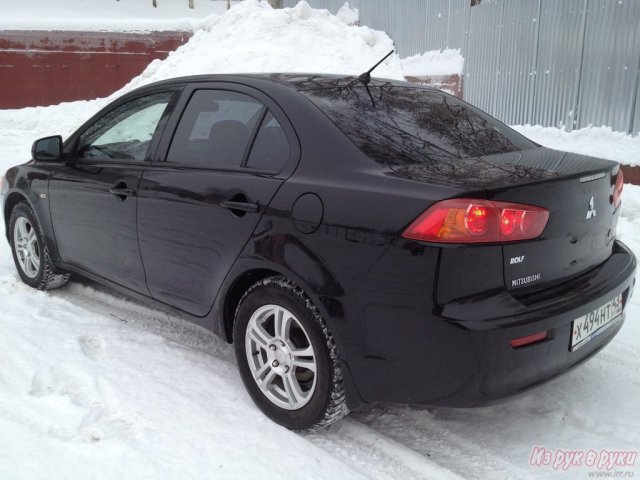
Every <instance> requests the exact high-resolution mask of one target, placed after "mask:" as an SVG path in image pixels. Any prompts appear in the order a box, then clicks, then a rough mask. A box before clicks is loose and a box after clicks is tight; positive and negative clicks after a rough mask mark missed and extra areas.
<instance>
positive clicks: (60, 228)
mask: <svg viewBox="0 0 640 480" xmlns="http://www.w3.org/2000/svg"><path fill="white" fill-rule="evenodd" d="M173 95H174V94H173V93H172V92H159V93H155V94H151V95H146V96H142V97H139V98H135V99H133V100H129V101H127V102H125V103H122V104H120V105H118V106H116V107H115V108H113V109H111V110H110V111H109V112H107V113H106V114H104V115H102V116H101V117H100V118H99V119H98V120H96V121H95V122H94V123H92V124H90V125H89V126H88V127H87V128H86V129H85V130H84V131H83V132H82V133H81V134H80V135H79V137H78V138H77V139H76V140H75V142H74V144H75V146H74V147H73V151H72V152H70V154H69V159H68V161H67V163H66V164H65V165H63V166H60V167H58V168H56V170H55V172H54V173H53V175H52V177H51V180H50V182H49V196H50V208H51V219H52V222H53V228H54V232H55V236H56V243H57V245H58V250H59V252H60V256H61V257H62V260H63V261H64V262H66V263H69V264H71V265H74V266H76V267H78V268H80V269H82V270H84V271H86V272H89V273H93V274H95V275H98V276H100V277H103V278H106V279H107V280H110V281H112V282H115V283H117V284H119V285H122V286H124V287H127V288H130V289H133V290H136V291H138V292H141V293H147V294H148V289H147V287H146V282H145V276H144V268H143V266H142V261H141V258H140V248H139V244H138V236H137V231H136V228H137V227H136V215H137V191H138V187H139V183H140V178H141V177H142V172H143V171H144V168H145V165H146V164H147V163H148V162H145V160H146V159H147V157H148V155H149V150H150V148H149V146H150V145H151V144H152V142H153V141H155V142H157V139H155V140H154V135H155V134H156V127H157V125H158V123H159V121H160V119H161V118H162V117H163V115H166V114H168V112H167V110H168V109H167V106H168V104H169V101H170V100H171V98H172V96H173Z"/></svg>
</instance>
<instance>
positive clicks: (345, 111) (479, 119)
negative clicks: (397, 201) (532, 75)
mask: <svg viewBox="0 0 640 480" xmlns="http://www.w3.org/2000/svg"><path fill="white" fill-rule="evenodd" d="M369 90H370V92H371V96H369V93H368V92H367V90H366V89H365V88H364V86H363V85H362V84H361V83H359V82H358V81H357V80H355V81H353V80H349V81H346V80H345V79H337V80H336V84H335V86H326V87H325V88H319V89H308V90H302V92H301V93H303V94H304V95H305V96H306V97H308V98H309V99H310V100H311V101H312V102H313V103H315V104H316V105H317V106H318V107H319V108H320V109H321V110H322V111H324V112H325V113H326V114H327V116H329V118H331V120H333V122H334V123H335V124H336V125H337V126H338V127H339V128H340V129H341V130H342V131H343V132H344V133H346V134H347V136H348V137H350V138H351V140H352V141H353V142H354V143H355V144H356V146H358V148H360V150H362V151H363V152H364V153H366V154H367V155H368V156H369V157H370V158H372V159H373V160H375V161H376V162H378V163H381V164H384V165H387V166H389V167H407V166H410V165H415V164H430V165H438V164H440V163H445V164H446V163H449V162H448V161H450V160H451V159H463V158H471V157H481V156H485V155H493V154H498V153H508V152H513V151H518V150H526V149H530V148H534V147H536V144H535V143H533V142H531V141H530V140H528V139H526V138H525V137H523V136H521V135H520V134H518V133H517V132H515V131H514V130H512V129H511V128H509V127H507V126H506V125H504V124H502V123H500V122H499V121H497V120H496V119H494V118H492V117H491V116H489V115H487V114H485V113H483V112H481V111H480V110H478V109H476V108H474V107H472V106H471V105H468V104H467V103H465V102H462V101H460V100H458V99H457V98H456V97H453V96H451V95H446V94H444V93H442V92H440V91H437V90H432V89H426V88H420V87H411V86H406V85H399V84H395V83H393V82H382V81H372V82H371V84H370V85H369ZM452 173H453V172H452Z"/></svg>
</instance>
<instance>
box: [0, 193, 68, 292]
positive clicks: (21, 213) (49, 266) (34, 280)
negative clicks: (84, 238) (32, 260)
mask: <svg viewBox="0 0 640 480" xmlns="http://www.w3.org/2000/svg"><path fill="white" fill-rule="evenodd" d="M19 221H20V222H23V224H24V225H25V226H26V228H27V230H28V231H29V232H31V231H33V233H34V234H35V240H36V241H35V245H34V251H37V254H38V258H39V262H38V263H39V265H38V266H37V268H34V269H33V271H31V272H30V274H28V273H27V271H26V270H25V269H26V268H27V267H23V266H22V265H21V264H20V260H19V259H18V257H19V255H20V254H19V253H18V251H17V250H16V245H15V229H16V224H17V223H18V222H19ZM24 222H26V223H24ZM9 242H10V243H11V253H12V254H13V261H14V263H15V265H16V269H17V270H18V274H19V275H20V278H21V279H22V281H23V282H24V283H26V284H27V285H29V286H30V287H33V288H36V289H38V290H51V289H54V288H60V287H62V286H64V285H65V284H66V283H67V282H68V281H69V274H68V273H66V272H61V271H60V270H58V269H57V268H56V267H55V266H54V265H53V262H52V261H51V256H50V254H49V247H48V246H47V243H46V242H45V240H44V233H43V231H42V227H41V226H40V222H39V221H38V218H37V217H36V214H35V212H34V211H33V209H32V208H31V207H30V206H29V204H28V203H27V202H21V203H18V204H17V205H16V206H15V207H14V208H13V210H12V211H11V217H10V218H9ZM31 265H32V266H33V264H31Z"/></svg>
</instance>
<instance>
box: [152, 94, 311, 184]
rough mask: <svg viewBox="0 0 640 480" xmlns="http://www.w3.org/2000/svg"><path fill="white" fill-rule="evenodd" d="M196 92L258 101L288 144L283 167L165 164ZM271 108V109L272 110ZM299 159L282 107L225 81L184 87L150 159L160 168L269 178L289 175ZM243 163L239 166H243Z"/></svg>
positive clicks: (289, 123)
mask: <svg viewBox="0 0 640 480" xmlns="http://www.w3.org/2000/svg"><path fill="white" fill-rule="evenodd" d="M197 90H225V91H230V92H235V93H241V94H245V95H249V96H250V97H252V98H254V99H255V100H257V101H258V102H260V103H261V104H262V105H263V108H264V110H266V111H267V112H271V114H272V115H273V116H274V118H275V119H276V120H277V121H278V123H279V124H280V126H281V127H282V129H283V131H284V133H285V136H286V137H287V141H288V142H289V147H290V153H289V158H288V159H287V162H286V163H285V165H284V166H283V167H282V168H281V169H279V170H277V171H275V170H259V169H252V168H248V167H243V166H242V164H241V165H240V166H238V167H208V166H203V165H188V164H186V163H176V162H167V157H168V154H169V149H170V147H171V143H172V142H173V138H174V136H175V134H176V131H177V128H178V124H179V123H180V120H181V118H182V116H183V114H184V112H185V110H186V108H187V106H188V105H189V101H190V100H191V97H192V96H193V94H194V93H195V92H196V91H197ZM274 107H275V108H274ZM259 127H260V124H258V125H256V128H257V129H258V132H259ZM256 137H257V133H256V135H255V136H253V137H252V139H251V140H252V143H251V144H250V145H248V152H245V153H246V161H248V158H249V155H250V154H251V150H252V149H253V142H255V138H256ZM299 159H300V141H299V139H298V135H297V133H296V131H295V129H294V128H293V125H292V124H291V121H290V120H289V118H288V116H287V115H286V113H285V112H284V111H283V110H282V108H281V107H280V106H279V105H278V103H277V102H276V101H275V100H274V99H273V98H272V97H271V96H270V95H268V94H267V93H266V92H264V91H262V90H260V89H259V88H257V87H254V86H252V85H248V84H245V83H233V82H229V81H205V82H198V81H194V82H192V83H189V84H187V85H185V87H184V89H183V91H182V93H181V95H180V99H179V101H178V102H177V104H176V107H175V108H174V110H173V112H172V113H171V118H170V119H169V121H168V123H167V126H166V127H165V133H164V134H163V136H162V138H161V139H160V142H159V144H158V148H157V150H156V153H155V156H154V158H153V159H152V160H151V161H152V162H153V164H154V166H163V165H167V166H168V167H170V168H176V167H179V168H182V167H185V168H187V167H188V168H189V169H191V170H198V169H199V170H208V171H209V170H213V171H215V170H218V171H221V172H239V173H247V174H264V175H269V176H272V177H278V178H287V177H288V176H290V175H291V174H292V173H293V171H294V170H295V168H296V166H297V164H298V161H299ZM246 161H245V160H243V163H246Z"/></svg>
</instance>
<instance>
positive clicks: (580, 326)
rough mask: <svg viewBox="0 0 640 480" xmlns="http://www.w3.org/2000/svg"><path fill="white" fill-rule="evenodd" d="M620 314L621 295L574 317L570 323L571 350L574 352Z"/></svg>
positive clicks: (608, 325) (602, 330)
mask: <svg viewBox="0 0 640 480" xmlns="http://www.w3.org/2000/svg"><path fill="white" fill-rule="evenodd" d="M621 314H622V295H618V296H616V297H615V298H614V299H613V300H611V301H609V302H607V303H605V304H604V305H602V306H601V307H598V308H596V309H595V310H593V311H592V312H589V313H587V314H586V315H583V316H582V317H580V318H576V319H575V320H574V321H573V323H572V324H571V351H572V352H574V351H576V350H577V349H579V348H580V347H582V346H583V345H585V344H586V343H587V342H588V341H589V340H591V339H592V338H594V337H595V336H597V335H600V334H601V333H602V332H604V331H605V330H606V329H607V328H609V327H610V326H611V325H612V323H613V321H614V320H617V319H618V318H619V317H620V315H621Z"/></svg>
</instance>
